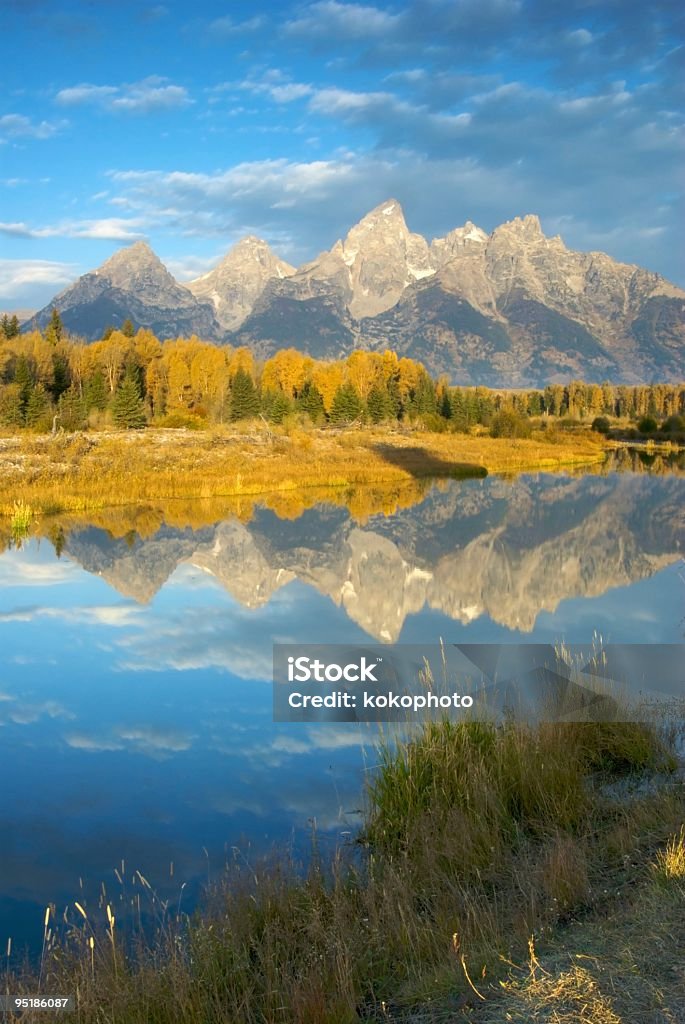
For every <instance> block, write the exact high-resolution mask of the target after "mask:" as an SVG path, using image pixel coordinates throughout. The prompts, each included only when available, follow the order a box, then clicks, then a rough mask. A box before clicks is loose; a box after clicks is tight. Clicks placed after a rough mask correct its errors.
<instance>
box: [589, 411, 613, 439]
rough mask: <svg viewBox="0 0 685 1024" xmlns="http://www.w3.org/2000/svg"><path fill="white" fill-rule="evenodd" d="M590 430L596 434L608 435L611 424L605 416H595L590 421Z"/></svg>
mask: <svg viewBox="0 0 685 1024" xmlns="http://www.w3.org/2000/svg"><path fill="white" fill-rule="evenodd" d="M592 429H593V430H594V431H596V433H598V434H605V435H606V434H608V433H609V431H610V430H611V424H610V423H609V420H608V419H607V418H606V416H595V418H594V420H593V421H592Z"/></svg>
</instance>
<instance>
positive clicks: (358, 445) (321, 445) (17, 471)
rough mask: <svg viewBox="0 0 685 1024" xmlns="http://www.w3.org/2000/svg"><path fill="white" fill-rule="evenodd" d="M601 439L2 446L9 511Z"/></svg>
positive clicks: (39, 441) (263, 435) (307, 435)
mask: <svg viewBox="0 0 685 1024" xmlns="http://www.w3.org/2000/svg"><path fill="white" fill-rule="evenodd" d="M603 444H604V442H603V441H602V440H599V439H597V438H596V437H593V436H590V435H585V436H583V437H580V438H578V437H564V436H563V435H560V436H559V437H558V438H556V439H553V440H552V441H550V440H548V439H545V438H544V436H541V437H540V438H533V439H525V440H512V439H505V438H490V437H478V436H473V437H472V436H466V435H456V434H433V433H426V432H413V431H406V432H400V431H396V432H393V433H389V432H387V431H379V430H373V429H365V430H353V429H348V430H342V431H337V432H334V431H326V430H313V429H312V430H309V431H304V430H299V429H297V430H293V431H290V432H288V433H286V432H282V433H280V434H279V433H274V432H273V431H272V430H270V429H268V428H266V427H265V426H261V427H254V429H251V430H245V432H243V433H239V432H236V431H235V430H229V429H228V428H226V429H220V428H217V429H216V430H213V431H205V432H193V431H178V430H166V431H164V430H157V431H152V430H148V431H145V432H137V431H129V432H120V433H87V434H86V433H78V434H63V435H58V436H56V437H47V436H40V435H35V436H31V435H25V436H23V437H9V438H4V439H0V514H4V515H7V516H11V515H13V514H15V513H16V508H17V503H20V504H22V505H24V506H27V507H29V508H31V509H33V510H34V511H36V512H43V513H52V512H57V511H60V512H64V511H81V510H92V509H98V508H105V507H107V506H112V505H123V504H133V503H140V502H146V501H151V500H164V499H178V498H202V499H209V498H216V497H243V498H245V497H249V496H251V495H257V494H261V493H263V492H267V491H270V492H275V491H282V492H294V491H302V490H304V489H307V488H317V487H318V488H324V487H325V488H329V489H330V488H340V489H343V488H350V487H354V486H359V485H363V486H370V485H384V486H399V485H406V484H407V483H409V482H412V481H416V480H420V479H423V480H426V479H429V478H440V477H444V478H449V477H464V476H472V475H476V476H478V475H485V473H486V472H496V473H513V472H517V471H519V470H522V469H536V468H538V469H554V468H557V467H559V466H565V465H574V464H583V463H592V462H598V461H601V460H602V459H603V458H604V455H605V452H604V447H603Z"/></svg>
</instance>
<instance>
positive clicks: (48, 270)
mask: <svg viewBox="0 0 685 1024" xmlns="http://www.w3.org/2000/svg"><path fill="white" fill-rule="evenodd" d="M75 274H76V269H75V267H74V264H73V263H58V262H56V261H52V260H3V259H0V295H7V296H10V297H11V296H14V295H15V294H16V292H17V291H18V290H20V289H24V288H26V287H28V286H33V285H40V286H44V287H46V288H47V287H61V286H62V285H66V284H69V282H70V281H73V279H74V277H75Z"/></svg>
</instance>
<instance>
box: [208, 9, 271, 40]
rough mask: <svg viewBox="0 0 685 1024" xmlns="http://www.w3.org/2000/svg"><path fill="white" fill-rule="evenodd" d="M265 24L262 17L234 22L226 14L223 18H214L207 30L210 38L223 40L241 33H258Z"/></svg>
mask: <svg viewBox="0 0 685 1024" xmlns="http://www.w3.org/2000/svg"><path fill="white" fill-rule="evenodd" d="M264 23H265V20H264V18H262V17H260V16H257V17H254V18H246V19H245V20H244V21H234V20H233V18H231V16H230V15H228V14H226V15H224V16H223V17H221V18H214V20H213V21H210V22H209V24H208V26H207V30H208V32H209V34H210V36H216V37H218V38H221V37H227V36H235V35H239V34H240V33H241V32H256V31H257V29H260V28H262V27H263V25H264Z"/></svg>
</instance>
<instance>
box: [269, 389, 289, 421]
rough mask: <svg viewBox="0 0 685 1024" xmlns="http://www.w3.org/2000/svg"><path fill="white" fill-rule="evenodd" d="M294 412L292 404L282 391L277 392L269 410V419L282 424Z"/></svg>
mask: <svg viewBox="0 0 685 1024" xmlns="http://www.w3.org/2000/svg"><path fill="white" fill-rule="evenodd" d="M292 411H293V406H292V402H291V401H290V400H289V399H288V397H287V395H284V394H283V392H282V391H277V392H276V393H275V394H274V396H273V400H272V402H271V408H270V409H269V419H270V420H271V422H272V423H282V422H283V420H284V419H285V418H286V416H287V415H288V414H289V413H291V412H292Z"/></svg>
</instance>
